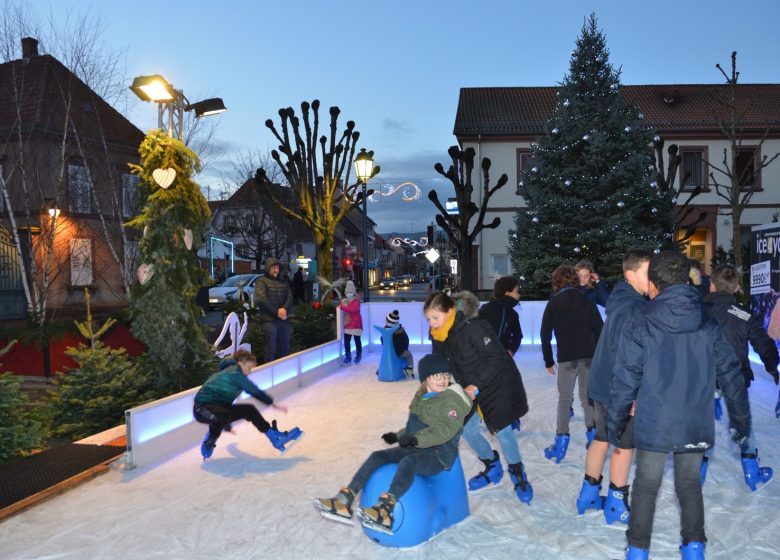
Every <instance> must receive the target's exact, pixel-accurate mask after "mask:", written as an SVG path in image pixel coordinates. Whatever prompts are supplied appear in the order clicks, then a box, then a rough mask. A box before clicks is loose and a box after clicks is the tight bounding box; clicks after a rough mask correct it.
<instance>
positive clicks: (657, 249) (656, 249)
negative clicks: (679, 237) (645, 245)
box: [653, 247, 661, 255]
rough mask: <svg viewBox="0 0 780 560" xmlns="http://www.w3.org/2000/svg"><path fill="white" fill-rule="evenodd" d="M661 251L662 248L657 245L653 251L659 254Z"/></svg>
mask: <svg viewBox="0 0 780 560" xmlns="http://www.w3.org/2000/svg"><path fill="white" fill-rule="evenodd" d="M660 252H661V249H659V248H657V247H656V248H655V249H653V253H655V254H656V255H657V254H658V253H660Z"/></svg>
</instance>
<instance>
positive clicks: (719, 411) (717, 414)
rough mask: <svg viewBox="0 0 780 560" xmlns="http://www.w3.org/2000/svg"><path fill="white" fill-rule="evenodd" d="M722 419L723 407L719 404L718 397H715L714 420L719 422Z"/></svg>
mask: <svg viewBox="0 0 780 560" xmlns="http://www.w3.org/2000/svg"><path fill="white" fill-rule="evenodd" d="M721 418H723V405H721V404H720V397H715V420H717V421H718V422H720V419H721Z"/></svg>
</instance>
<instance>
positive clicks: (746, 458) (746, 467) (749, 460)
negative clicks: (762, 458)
mask: <svg viewBox="0 0 780 560" xmlns="http://www.w3.org/2000/svg"><path fill="white" fill-rule="evenodd" d="M742 472H743V473H744V474H745V484H747V485H748V486H749V487H750V490H751V491H752V492H755V491H756V488H758V485H759V484H766V483H767V482H769V481H770V480H772V469H771V468H770V467H760V466H759V465H758V450H756V453H743V454H742Z"/></svg>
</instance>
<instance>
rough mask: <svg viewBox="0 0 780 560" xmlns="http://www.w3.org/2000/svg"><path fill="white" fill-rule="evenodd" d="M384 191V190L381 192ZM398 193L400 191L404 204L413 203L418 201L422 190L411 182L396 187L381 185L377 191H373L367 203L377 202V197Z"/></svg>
mask: <svg viewBox="0 0 780 560" xmlns="http://www.w3.org/2000/svg"><path fill="white" fill-rule="evenodd" d="M383 189H386V190H383ZM398 191H401V199H402V200H403V201H404V202H414V201H415V200H420V197H421V196H422V189H420V187H418V186H417V185H416V184H415V183H413V182H412V181H404V182H403V183H399V184H398V185H395V186H392V185H382V186H381V187H379V190H375V191H374V192H373V194H372V195H371V196H369V197H368V200H369V202H378V200H379V199H378V198H377V197H378V196H385V197H387V196H393V195H394V194H395V193H397V192H398Z"/></svg>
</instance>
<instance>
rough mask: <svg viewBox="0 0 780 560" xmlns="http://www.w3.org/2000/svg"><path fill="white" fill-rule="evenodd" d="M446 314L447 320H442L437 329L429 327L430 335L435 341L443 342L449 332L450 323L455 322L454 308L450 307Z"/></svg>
mask: <svg viewBox="0 0 780 560" xmlns="http://www.w3.org/2000/svg"><path fill="white" fill-rule="evenodd" d="M448 315H449V316H448V317H447V320H446V321H444V324H443V325H442V326H441V327H439V328H438V329H434V328H433V327H431V337H432V338H433V340H435V341H436V342H444V341H445V340H447V336H448V335H449V334H450V329H451V328H452V325H454V324H455V315H456V313H455V309H451V310H450V311H449V314H448Z"/></svg>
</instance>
